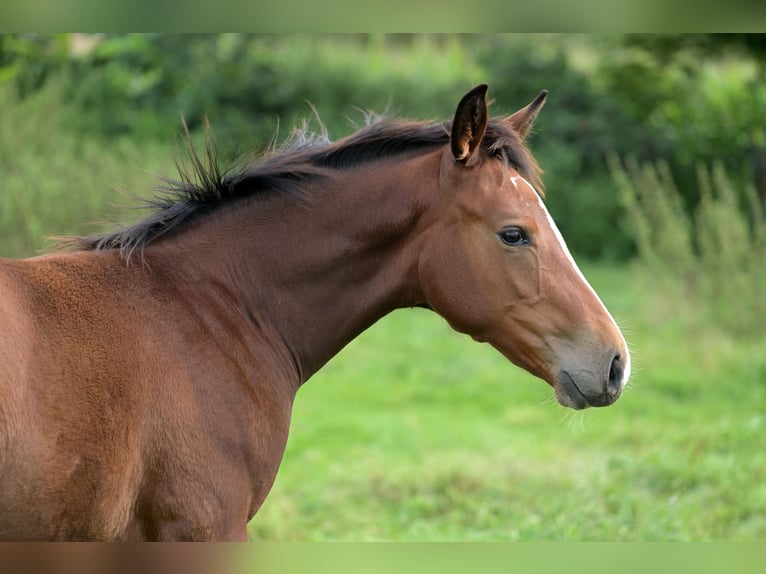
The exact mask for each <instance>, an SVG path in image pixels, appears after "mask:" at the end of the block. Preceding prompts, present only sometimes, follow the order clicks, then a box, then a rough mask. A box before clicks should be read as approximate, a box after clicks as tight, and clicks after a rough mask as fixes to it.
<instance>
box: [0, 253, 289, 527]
mask: <svg viewBox="0 0 766 574" xmlns="http://www.w3.org/2000/svg"><path fill="white" fill-rule="evenodd" d="M164 269H166V266H162V265H160V264H159V263H158V264H157V265H156V267H154V270H150V269H148V268H144V267H142V266H140V265H136V266H128V265H126V264H125V262H124V261H122V260H121V259H120V258H119V255H118V254H117V253H116V252H102V253H93V252H85V253H82V252H81V253H69V254H61V255H56V256H46V257H40V258H34V259H29V260H23V261H17V260H2V259H0V449H2V450H0V484H1V485H2V487H1V488H0V539H15V540H19V539H57V538H64V539H125V538H129V539H130V538H139V539H141V538H150V539H154V538H192V539H193V538H199V539H206V538H231V537H240V538H241V537H242V536H243V535H244V532H245V530H244V528H245V525H246V521H247V517H248V515H250V514H252V512H254V510H252V509H253V508H256V507H257V506H258V505H259V504H260V501H262V499H263V497H265V493H266V491H267V490H268V486H270V481H271V480H273V475H274V474H275V473H276V467H277V465H278V459H279V457H278V456H276V455H275V454H274V453H272V452H271V451H272V450H275V449H276V450H279V453H278V454H280V455H281V450H280V449H281V448H283V447H284V442H285V441H286V436H287V425H288V422H289V409H290V405H291V403H290V402H289V401H288V400H287V399H286V398H282V397H281V395H278V394H277V393H275V392H274V391H273V390H272V391H270V390H269V389H270V387H268V386H267V387H264V389H263V391H262V392H259V393H258V401H257V403H253V402H252V401H250V400H247V399H248V398H249V397H251V395H252V393H253V392H254V390H253V389H252V388H250V387H249V385H250V384H252V382H253V379H252V377H253V374H254V373H255V374H256V375H260V374H261V373H263V374H264V376H265V375H266V372H267V371H268V370H270V367H271V363H270V362H269V361H268V360H267V361H266V362H265V363H260V362H259V361H260V360H259V359H257V358H256V364H254V365H252V364H251V365H249V366H248V367H244V366H243V363H242V361H243V360H244V359H243V356H240V355H238V354H231V353H222V352H221V348H228V349H231V348H234V346H235V345H237V344H239V342H238V341H232V342H230V343H225V342H223V341H219V340H217V338H218V337H219V336H220V333H218V332H212V333H211V329H212V327H210V326H209V325H205V324H204V322H201V321H200V320H199V306H200V305H201V304H202V303H200V304H199V305H194V304H191V305H190V304H189V301H187V300H184V297H185V296H187V295H186V292H187V291H188V289H186V287H183V288H182V290H183V291H184V293H183V294H182V295H181V296H179V294H178V293H177V292H176V291H177V289H176V288H174V287H173V284H172V282H170V281H168V280H167V278H166V276H165V274H164V271H163V270H164ZM243 338H244V339H250V337H243ZM211 339H212V340H211ZM245 352H246V350H245V349H244V348H242V353H245ZM263 380H265V378H264V379H263ZM254 404H256V405H260V407H261V409H262V410H263V409H271V410H274V409H276V410H274V412H272V413H271V415H270V417H275V419H274V420H272V421H271V422H268V424H266V419H264V418H262V417H263V412H258V408H257V407H254V406H253V405H254ZM267 437H269V438H267ZM253 476H265V477H266V478H259V479H258V480H257V481H256V482H255V484H253V482H252V477H253ZM253 488H254V490H253ZM228 521H231V524H229V522H228Z"/></svg>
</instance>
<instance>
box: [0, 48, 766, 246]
mask: <svg viewBox="0 0 766 574" xmlns="http://www.w3.org/2000/svg"><path fill="white" fill-rule="evenodd" d="M763 46H764V43H763V41H762V39H759V38H757V37H747V36H738V35H728V36H726V35H725V36H717V35H699V36H684V35H680V36H679V35H676V36H653V35H645V36H600V35H589V36H585V35H540V34H531V35H380V34H365V35H361V34H360V35H300V34H293V35H249V34H215V35H213V34H186V35H179V34H130V35H124V34H100V35H94V34H58V35H30V34H26V35H19V34H16V35H0V82H1V81H3V80H5V81H12V82H13V83H14V86H15V88H16V91H17V93H18V94H19V95H20V96H21V98H22V100H24V99H26V98H29V97H33V96H34V95H35V94H36V93H37V92H38V91H39V90H41V89H43V88H44V87H45V86H46V85H48V84H49V83H53V84H55V85H58V86H59V94H60V99H61V101H62V102H66V113H65V114H62V115H61V116H60V117H57V118H56V121H57V123H58V125H60V127H61V129H62V130H65V131H67V132H71V133H72V135H73V137H81V138H88V139H89V138H96V139H98V140H100V141H106V142H108V141H109V140H112V139H114V138H121V137H123V136H125V137H126V138H130V139H132V140H133V141H136V142H144V141H160V142H163V143H167V142H169V141H171V140H172V137H173V134H175V133H177V131H178V126H179V123H180V118H181V117H184V118H185V119H186V122H187V123H188V125H189V126H190V127H191V129H192V131H194V130H195V129H198V128H199V127H200V126H202V124H203V120H204V117H205V116H207V117H208V118H209V119H210V122H211V124H212V125H213V127H214V130H215V133H216V135H217V140H218V142H219V144H220V147H221V149H222V150H224V151H225V152H227V153H228V154H229V155H230V156H232V155H237V154H240V153H244V152H249V151H250V150H252V149H254V148H255V149H263V148H264V147H266V146H267V145H268V143H269V142H271V141H272V139H276V140H278V141H279V140H282V139H283V138H285V137H287V136H288V135H289V133H290V131H291V128H292V127H293V126H294V125H296V124H297V123H299V122H300V120H301V119H302V118H307V117H308V118H313V111H312V107H313V108H314V109H316V110H317V111H318V114H319V116H320V117H321V121H322V122H323V123H324V124H325V126H326V128H327V130H328V132H329V134H330V136H331V137H333V138H338V137H342V136H344V135H346V134H348V133H349V132H350V131H351V129H352V127H351V126H350V124H351V121H353V122H356V123H357V124H358V123H361V122H362V121H363V119H364V114H363V113H362V112H360V110H359V109H357V107H356V106H361V107H363V108H364V109H365V110H372V111H375V112H386V111H388V112H389V113H390V114H392V115H401V116H406V117H412V118H448V117H449V116H450V114H451V113H452V112H453V111H454V106H455V103H456V100H457V98H458V97H459V95H461V94H462V93H463V92H464V91H465V90H466V89H467V88H469V87H470V86H471V85H473V84H475V83H478V82H487V83H489V84H490V85H491V95H492V97H493V98H494V99H495V100H496V104H495V105H494V109H495V111H496V112H508V113H510V112H513V111H515V110H516V109H517V108H518V107H519V106H520V105H523V104H524V103H526V102H528V101H530V100H531V99H532V98H533V97H534V96H535V95H536V94H537V93H538V91H539V90H540V89H542V88H548V89H549V90H550V98H549V104H548V109H546V110H545V111H544V112H543V114H541V116H540V118H539V120H538V124H537V129H536V130H535V131H536V133H535V134H534V135H533V137H532V138H531V140H530V145H531V147H532V149H533V151H534V153H535V155H536V156H537V157H538V159H539V161H540V163H541V165H542V166H543V168H544V169H545V171H546V183H547V187H548V190H549V194H548V198H547V201H548V204H549V207H550V209H551V212H552V213H553V214H554V216H555V217H556V219H557V221H558V223H559V225H560V227H561V229H562V232H563V233H564V236H565V237H566V238H567V240H568V242H569V244H570V247H571V248H572V250H573V251H574V252H575V253H576V254H578V255H583V256H586V257H589V258H592V259H595V258H607V259H615V260H625V259H627V258H629V257H630V256H632V255H633V254H634V253H635V250H636V249H637V247H636V245H635V243H634V241H633V238H632V236H631V235H630V234H628V233H626V232H625V231H624V230H623V229H622V228H621V227H620V226H619V224H618V222H619V220H620V218H621V215H620V214H621V209H622V208H621V205H620V202H619V200H618V197H617V193H616V192H615V190H614V185H613V181H612V179H611V176H610V171H609V168H608V165H607V160H606V158H607V156H608V155H609V154H617V155H618V156H620V157H626V156H628V155H630V156H633V157H635V158H636V159H637V161H640V162H642V163H646V162H656V161H660V160H661V161H662V162H664V163H666V164H667V166H668V169H670V170H671V171H672V173H673V174H674V179H675V181H676V184H677V186H678V190H679V193H680V194H681V196H682V197H683V205H684V206H686V208H687V212H688V209H689V206H692V205H696V203H697V202H698V201H699V197H698V185H697V173H696V165H697V164H698V163H699V162H703V163H706V164H712V163H713V162H721V163H722V164H723V165H724V167H725V168H726V169H727V172H728V173H729V174H730V177H732V178H733V184H734V185H736V186H737V187H744V186H746V185H749V184H750V183H753V184H754V185H755V187H756V191H757V193H758V194H759V195H760V197H761V198H764V197H766V131H765V128H764V126H763V122H762V121H761V116H762V110H763V109H764V107H766V83H764V81H763V77H764V75H763V65H762V60H763V59H762V58H761V57H760V55H762V53H763ZM51 105H53V106H60V105H61V102H52V104H51ZM350 120H351V121H350ZM30 121H32V119H31V118H30ZM313 121H315V120H313ZM277 127H279V133H278V134H277V135H276V136H275V130H276V129H277ZM318 127H319V126H317V129H318Z"/></svg>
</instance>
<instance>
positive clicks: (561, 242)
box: [511, 175, 630, 387]
mask: <svg viewBox="0 0 766 574" xmlns="http://www.w3.org/2000/svg"><path fill="white" fill-rule="evenodd" d="M517 179H520V180H521V181H523V182H524V183H526V184H527V187H529V189H531V190H532V192H533V193H534V194H535V197H536V198H537V203H538V204H539V206H540V209H542V210H543V213H544V214H545V217H546V218H547V220H548V224H549V225H550V226H551V229H552V230H553V235H554V236H555V237H556V239H558V242H559V245H560V246H561V250H562V251H563V252H564V255H566V257H567V259H568V260H569V263H571V265H572V267H573V268H574V270H575V271H576V272H577V275H578V276H579V277H580V280H582V282H583V283H584V284H585V286H586V287H587V288H588V289H590V292H591V293H593V296H594V297H595V298H596V301H598V302H599V304H600V305H601V308H602V309H603V310H604V312H605V313H606V314H607V315H608V316H609V319H610V320H611V321H612V324H613V325H614V327H615V328H616V329H617V332H618V333H619V334H620V337H621V338H622V344H623V346H624V347H625V371H624V372H623V375H622V381H621V383H622V386H623V387H624V386H625V383H626V382H627V381H628V379H629V378H630V351H629V350H628V344H627V342H626V341H625V337H624V335H623V334H622V331H621V330H620V328H619V327H618V326H617V322H616V321H615V320H614V317H612V314H611V313H610V312H609V310H608V309H607V308H606V305H604V302H603V301H602V300H601V297H599V296H598V293H596V291H595V289H593V287H591V285H590V283H588V280H587V279H586V278H585V275H583V274H582V271H580V268H579V267H578V266H577V263H576V262H575V260H574V257H572V254H571V253H570V251H569V247H567V244H566V241H564V237H563V236H562V235H561V232H560V231H559V228H558V227H557V226H556V222H555V221H553V217H551V214H550V212H549V211H548V208H547V207H545V203H544V202H543V198H542V197H540V194H539V193H537V190H536V189H535V188H534V187H532V184H531V183H529V182H528V181H527V180H526V179H524V178H523V177H521V176H515V175H512V176H511V183H512V184H513V185H514V186H516V187H518V185H517V184H516V180H517Z"/></svg>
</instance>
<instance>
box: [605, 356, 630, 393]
mask: <svg viewBox="0 0 766 574" xmlns="http://www.w3.org/2000/svg"><path fill="white" fill-rule="evenodd" d="M624 372H625V367H623V365H622V359H620V355H616V356H615V357H614V359H612V364H611V365H609V380H608V381H607V383H606V390H607V392H608V393H609V394H610V395H619V394H620V391H622V375H623V373H624Z"/></svg>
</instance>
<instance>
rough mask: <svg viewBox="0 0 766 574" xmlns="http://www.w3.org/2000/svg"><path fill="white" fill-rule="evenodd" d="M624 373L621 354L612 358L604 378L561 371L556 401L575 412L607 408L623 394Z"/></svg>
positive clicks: (587, 373) (586, 373)
mask: <svg viewBox="0 0 766 574" xmlns="http://www.w3.org/2000/svg"><path fill="white" fill-rule="evenodd" d="M624 373H625V367H624V365H623V362H622V359H621V357H620V355H619V354H616V355H614V356H613V357H612V359H611V360H610V362H609V368H608V370H606V369H605V372H604V375H603V376H594V375H593V373H592V372H590V371H578V370H571V371H570V370H567V369H561V370H560V371H559V374H558V377H557V381H556V385H555V389H554V390H555V394H556V399H557V400H558V401H559V403H560V404H561V405H562V406H565V407H569V408H572V409H575V410H581V409H585V408H588V407H606V406H608V405H611V404H612V403H614V402H615V401H616V400H617V399H618V398H619V397H620V394H622V388H623V375H624Z"/></svg>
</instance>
